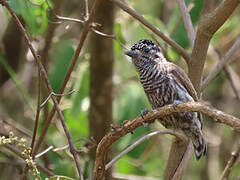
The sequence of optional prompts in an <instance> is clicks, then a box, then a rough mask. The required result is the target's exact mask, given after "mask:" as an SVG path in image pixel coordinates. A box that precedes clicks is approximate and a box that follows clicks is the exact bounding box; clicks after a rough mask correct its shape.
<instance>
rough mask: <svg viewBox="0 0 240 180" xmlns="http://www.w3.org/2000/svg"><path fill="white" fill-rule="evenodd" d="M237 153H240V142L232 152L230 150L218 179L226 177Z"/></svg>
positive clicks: (237, 155)
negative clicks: (229, 155)
mask: <svg viewBox="0 0 240 180" xmlns="http://www.w3.org/2000/svg"><path fill="white" fill-rule="evenodd" d="M239 155H240V143H239V144H238V146H237V149H236V150H235V151H234V152H232V154H231V157H230V159H229V160H228V162H227V165H226V167H225V169H224V171H223V173H222V175H221V177H220V180H224V179H226V178H227V177H228V175H229V173H230V171H231V169H232V167H233V165H234V163H235V162H236V161H237V159H238V157H239Z"/></svg>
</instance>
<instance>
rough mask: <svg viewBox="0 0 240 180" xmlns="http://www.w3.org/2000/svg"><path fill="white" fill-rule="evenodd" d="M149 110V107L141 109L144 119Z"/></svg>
mask: <svg viewBox="0 0 240 180" xmlns="http://www.w3.org/2000/svg"><path fill="white" fill-rule="evenodd" d="M148 112H149V110H148V109H143V110H141V117H142V118H143V119H144V116H145V115H146V114H147V113H148Z"/></svg>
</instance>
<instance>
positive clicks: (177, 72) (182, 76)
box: [170, 63, 203, 128]
mask: <svg viewBox="0 0 240 180" xmlns="http://www.w3.org/2000/svg"><path fill="white" fill-rule="evenodd" d="M171 64H172V66H170V67H171V68H170V72H171V73H172V74H173V75H174V76H175V77H176V78H177V80H178V81H179V82H180V83H181V84H182V85H183V86H184V87H185V88H186V90H187V91H188V93H189V94H190V95H191V96H192V97H193V99H194V101H198V95H197V92H196V90H195V89H194V87H193V84H192V82H191V80H190V79H189V77H188V76H187V74H186V73H185V72H184V71H183V70H182V69H181V68H179V67H178V66H177V65H175V64H173V63H171ZM198 118H199V120H200V122H201V126H202V125H203V120H202V115H201V113H198ZM201 128H202V127H201Z"/></svg>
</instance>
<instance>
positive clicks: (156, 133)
mask: <svg viewBox="0 0 240 180" xmlns="http://www.w3.org/2000/svg"><path fill="white" fill-rule="evenodd" d="M159 134H171V135H173V136H176V137H178V138H179V139H181V140H182V141H187V139H186V137H185V136H183V135H182V134H181V133H179V132H176V131H174V130H171V129H165V130H159V131H155V132H151V133H149V134H147V135H145V136H143V137H141V138H139V139H138V140H137V141H135V142H134V143H133V144H131V145H130V146H128V147H127V148H126V149H124V150H123V151H122V152H121V153H120V154H119V155H117V156H116V157H115V158H114V159H112V160H111V161H110V162H109V163H107V165H106V166H105V170H108V168H110V167H111V166H112V165H113V164H114V163H115V162H117V160H119V159H120V158H121V157H123V156H124V155H125V154H127V153H128V152H130V151H131V150H133V149H134V148H135V147H136V146H138V145H139V144H141V143H142V142H143V141H146V140H148V139H150V138H151V137H152V136H155V135H159Z"/></svg>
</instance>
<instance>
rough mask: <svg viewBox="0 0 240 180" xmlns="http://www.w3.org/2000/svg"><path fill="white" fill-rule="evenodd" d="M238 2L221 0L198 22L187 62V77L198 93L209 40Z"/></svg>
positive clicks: (237, 0)
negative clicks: (188, 61)
mask: <svg viewBox="0 0 240 180" xmlns="http://www.w3.org/2000/svg"><path fill="white" fill-rule="evenodd" d="M239 3H240V1H239V0H224V1H222V3H221V4H220V5H219V6H218V7H217V8H216V9H215V10H214V11H213V12H211V13H209V14H207V15H206V16H204V17H203V18H202V19H201V20H200V22H199V24H198V29H197V33H196V38H195V42H194V47H193V51H192V55H191V61H190V63H189V64H188V70H189V77H190V79H191V81H192V83H193V85H194V87H195V89H196V91H197V93H198V94H200V86H201V78H202V73H203V67H204V64H205V59H206V55H207V50H208V46H209V43H210V40H211V38H212V37H213V35H214V33H215V32H216V31H217V30H218V29H219V28H220V27H221V26H222V25H223V24H224V22H225V21H226V20H227V19H228V18H229V17H230V15H231V14H232V13H233V11H234V10H235V9H236V8H237V6H238V4H239Z"/></svg>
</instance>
